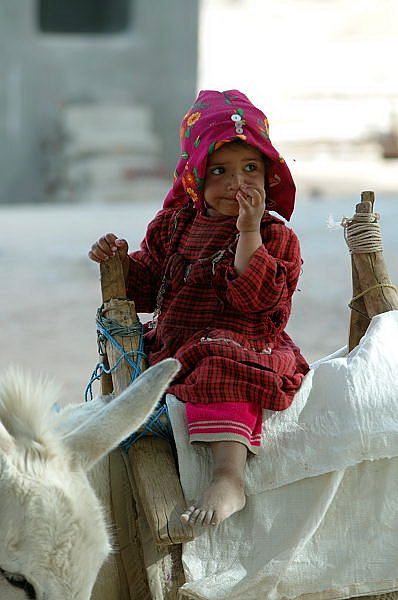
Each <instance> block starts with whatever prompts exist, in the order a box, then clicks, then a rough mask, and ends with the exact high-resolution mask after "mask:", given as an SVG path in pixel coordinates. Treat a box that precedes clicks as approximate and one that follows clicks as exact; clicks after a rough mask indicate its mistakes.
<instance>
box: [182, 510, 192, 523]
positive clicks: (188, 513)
mask: <svg viewBox="0 0 398 600" xmlns="http://www.w3.org/2000/svg"><path fill="white" fill-rule="evenodd" d="M194 510H195V507H194V506H189V507H188V508H187V509H186V510H184V512H183V513H182V515H181V516H180V520H181V521H182V522H183V523H188V521H189V520H190V518H191V516H192V513H193V511H194Z"/></svg>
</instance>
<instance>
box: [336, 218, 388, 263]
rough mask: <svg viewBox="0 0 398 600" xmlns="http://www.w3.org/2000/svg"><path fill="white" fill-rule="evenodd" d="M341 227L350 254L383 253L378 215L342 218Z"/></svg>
mask: <svg viewBox="0 0 398 600" xmlns="http://www.w3.org/2000/svg"><path fill="white" fill-rule="evenodd" d="M341 225H342V227H344V239H345V241H346V243H347V246H348V249H349V251H350V253H351V254H353V253H355V254H365V253H367V252H383V242H382V239H381V230H380V215H379V214H378V213H356V214H355V215H354V216H353V217H352V219H348V218H347V217H343V219H342V221H341Z"/></svg>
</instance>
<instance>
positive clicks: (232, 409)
mask: <svg viewBox="0 0 398 600" xmlns="http://www.w3.org/2000/svg"><path fill="white" fill-rule="evenodd" d="M185 406H186V414H187V422H188V434H189V440H190V442H191V443H192V442H225V441H230V442H231V441H232V442H240V443H241V444H244V445H245V446H246V447H247V448H248V450H250V452H252V453H253V454H257V452H258V448H259V447H260V443H261V429H262V413H263V411H262V408H261V406H258V405H257V404H252V403H251V402H217V403H214V404H191V403H190V402H186V404H185Z"/></svg>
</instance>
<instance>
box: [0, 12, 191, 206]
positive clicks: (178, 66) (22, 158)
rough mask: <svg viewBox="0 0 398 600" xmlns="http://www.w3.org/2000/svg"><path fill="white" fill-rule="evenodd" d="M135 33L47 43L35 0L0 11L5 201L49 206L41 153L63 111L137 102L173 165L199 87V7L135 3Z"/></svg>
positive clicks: (0, 162) (56, 38)
mask: <svg viewBox="0 0 398 600" xmlns="http://www.w3.org/2000/svg"><path fill="white" fill-rule="evenodd" d="M131 4H132V6H131V8H132V22H131V26H130V28H129V30H128V31H127V32H124V33H118V34H112V35H98V34H90V35H81V34H80V35H71V34H63V35H60V34H43V33H41V32H40V31H39V27H38V15H37V10H38V9H37V5H38V3H37V1H36V0H18V1H17V2H16V1H15V0H2V1H1V3H0V139H1V142H2V143H1V145H0V181H1V183H0V202H37V201H41V200H43V199H45V190H44V187H45V186H44V181H45V173H43V169H44V162H43V160H42V154H43V153H42V144H43V141H44V140H45V139H46V138H47V136H48V135H49V134H50V133H51V130H52V128H53V126H54V122H55V120H56V118H57V111H58V110H59V107H60V106H61V105H62V103H65V102H72V101H79V100H93V101H98V102H115V103H117V102H130V101H131V102H133V103H138V104H144V105H146V106H148V105H149V106H150V107H151V108H152V109H153V116H154V122H155V129H156V131H157V132H158V133H159V134H160V136H161V138H162V140H163V146H164V152H165V164H166V167H167V169H168V170H169V171H171V170H172V168H173V166H174V165H175V163H176V158H177V153H178V128H179V123H180V120H181V117H182V116H183V114H184V113H185V111H186V110H187V108H189V106H190V105H191V103H192V100H193V97H194V94H195V91H196V78H197V31H198V0H163V1H161V0H131Z"/></svg>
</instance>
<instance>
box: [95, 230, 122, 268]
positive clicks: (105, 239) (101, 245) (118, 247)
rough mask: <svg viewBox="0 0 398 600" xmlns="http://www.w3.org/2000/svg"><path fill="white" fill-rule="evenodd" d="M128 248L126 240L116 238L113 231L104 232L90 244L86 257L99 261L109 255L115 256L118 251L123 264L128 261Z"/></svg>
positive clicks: (106, 258)
mask: <svg viewBox="0 0 398 600" xmlns="http://www.w3.org/2000/svg"><path fill="white" fill-rule="evenodd" d="M128 249H129V246H128V243H127V241H126V240H124V239H120V238H118V237H117V236H116V235H115V234H114V233H106V234H105V235H103V236H102V237H100V239H99V240H97V241H96V242H95V243H94V244H93V245H92V246H91V250H90V252H89V253H88V257H89V258H91V260H93V261H95V262H98V263H100V262H103V261H104V260H108V258H111V256H115V254H116V252H118V253H119V256H120V260H121V261H122V264H123V266H124V265H125V264H126V263H127V261H128V257H127V253H128Z"/></svg>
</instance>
